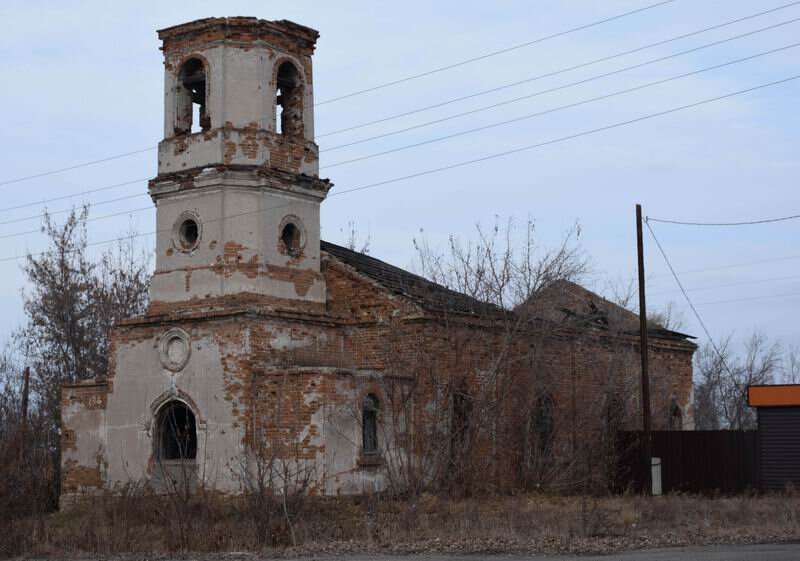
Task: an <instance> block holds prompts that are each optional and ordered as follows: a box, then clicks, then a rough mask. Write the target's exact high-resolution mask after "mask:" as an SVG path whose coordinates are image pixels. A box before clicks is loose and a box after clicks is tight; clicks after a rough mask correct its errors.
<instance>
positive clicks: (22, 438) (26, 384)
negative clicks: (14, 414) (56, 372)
mask: <svg viewBox="0 0 800 561" xmlns="http://www.w3.org/2000/svg"><path fill="white" fill-rule="evenodd" d="M30 382H31V369H30V367H29V366H26V367H25V370H24V371H23V372H22V411H21V413H22V416H21V419H20V425H19V434H18V435H17V439H18V443H19V448H18V449H17V451H18V452H19V463H20V465H22V463H23V462H24V461H25V448H26V447H27V444H28V394H29V392H30Z"/></svg>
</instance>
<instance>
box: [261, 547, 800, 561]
mask: <svg viewBox="0 0 800 561" xmlns="http://www.w3.org/2000/svg"><path fill="white" fill-rule="evenodd" d="M333 559H337V560H339V561H528V560H530V561H569V560H576V561H798V560H800V544H779V545H720V546H703V547H676V548H664V549H648V550H644V551H628V552H625V553H617V554H613V555H591V556H563V555H562V556H557V555H554V556H519V555H479V554H478V555H439V554H431V555H400V556H395V555H346V556H339V557H304V558H301V559H298V560H296V561H312V560H313V561H332V560H333ZM265 561H266V560H265Z"/></svg>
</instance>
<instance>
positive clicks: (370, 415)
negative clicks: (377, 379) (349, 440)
mask: <svg viewBox="0 0 800 561" xmlns="http://www.w3.org/2000/svg"><path fill="white" fill-rule="evenodd" d="M361 432H362V435H361V438H362V442H361V449H362V450H363V452H364V454H377V453H378V398H377V397H375V396H374V395H373V394H369V395H368V396H366V397H365V398H364V402H363V403H362V404H361Z"/></svg>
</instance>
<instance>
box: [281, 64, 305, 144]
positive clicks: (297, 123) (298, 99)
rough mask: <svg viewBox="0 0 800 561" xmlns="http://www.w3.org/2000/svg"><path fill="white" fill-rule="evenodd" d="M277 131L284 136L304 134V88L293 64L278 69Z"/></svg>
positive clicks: (283, 65)
mask: <svg viewBox="0 0 800 561" xmlns="http://www.w3.org/2000/svg"><path fill="white" fill-rule="evenodd" d="M277 82H278V84H277V85H278V91H277V99H276V120H275V130H276V131H277V132H278V133H279V134H282V135H284V136H298V135H302V134H303V87H302V81H301V80H300V74H299V72H298V71H297V68H295V66H294V64H292V63H291V62H284V63H283V64H281V65H280V66H279V67H278V76H277Z"/></svg>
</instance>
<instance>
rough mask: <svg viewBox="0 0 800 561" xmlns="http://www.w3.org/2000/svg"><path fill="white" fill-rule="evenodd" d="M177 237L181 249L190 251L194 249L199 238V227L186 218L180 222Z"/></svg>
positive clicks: (195, 222) (193, 221)
mask: <svg viewBox="0 0 800 561" xmlns="http://www.w3.org/2000/svg"><path fill="white" fill-rule="evenodd" d="M178 237H179V238H180V242H181V247H183V249H192V248H193V247H195V246H196V245H197V240H198V238H199V237H200V226H199V225H198V224H197V221H195V220H192V219H191V218H187V219H186V220H184V221H183V222H181V225H180V227H179V228H178Z"/></svg>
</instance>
